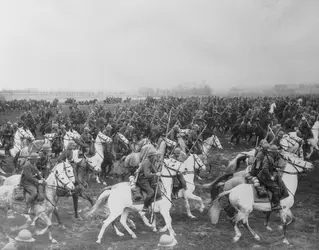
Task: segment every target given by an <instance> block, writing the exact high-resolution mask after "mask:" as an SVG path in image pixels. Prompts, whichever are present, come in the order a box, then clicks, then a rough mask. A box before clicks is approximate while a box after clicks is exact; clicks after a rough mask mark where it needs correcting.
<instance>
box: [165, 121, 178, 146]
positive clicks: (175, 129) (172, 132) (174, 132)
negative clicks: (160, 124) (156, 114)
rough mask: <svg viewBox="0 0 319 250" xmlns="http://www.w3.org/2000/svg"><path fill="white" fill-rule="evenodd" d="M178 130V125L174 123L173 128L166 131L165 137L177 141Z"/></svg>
mask: <svg viewBox="0 0 319 250" xmlns="http://www.w3.org/2000/svg"><path fill="white" fill-rule="evenodd" d="M179 130H180V128H179V126H178V125H177V124H175V125H174V126H173V128H172V129H171V130H170V131H169V132H168V134H167V138H168V139H170V140H172V141H175V142H177V143H178V138H177V136H178V133H179Z"/></svg>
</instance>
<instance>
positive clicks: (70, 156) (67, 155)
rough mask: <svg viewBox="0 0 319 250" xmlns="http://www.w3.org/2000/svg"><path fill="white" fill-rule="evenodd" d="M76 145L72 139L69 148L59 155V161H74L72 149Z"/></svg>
mask: <svg viewBox="0 0 319 250" xmlns="http://www.w3.org/2000/svg"><path fill="white" fill-rule="evenodd" d="M74 146H75V144H74V142H73V141H70V142H69V144H68V146H67V148H66V149H65V150H64V151H63V152H62V153H61V155H60V156H59V158H58V163H61V162H65V161H66V160H68V161H69V163H71V164H72V163H73V162H74V160H73V151H72V150H73V149H74Z"/></svg>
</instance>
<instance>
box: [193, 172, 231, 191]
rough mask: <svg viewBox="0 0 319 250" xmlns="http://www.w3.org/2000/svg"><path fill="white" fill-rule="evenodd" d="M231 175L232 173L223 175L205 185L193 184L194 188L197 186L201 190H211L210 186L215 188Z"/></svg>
mask: <svg viewBox="0 0 319 250" xmlns="http://www.w3.org/2000/svg"><path fill="white" fill-rule="evenodd" d="M232 175H233V174H232V173H227V174H223V175H221V176H219V177H217V178H216V179H215V180H214V181H212V182H210V183H206V184H203V185H201V184H197V183H195V186H199V187H201V188H211V187H212V186H216V185H217V184H218V183H219V182H221V181H223V180H224V179H227V178H229V177H230V176H232Z"/></svg>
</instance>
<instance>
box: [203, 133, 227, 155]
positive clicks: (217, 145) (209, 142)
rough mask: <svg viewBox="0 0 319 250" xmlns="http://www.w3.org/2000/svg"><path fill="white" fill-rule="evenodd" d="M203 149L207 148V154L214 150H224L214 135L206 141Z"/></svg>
mask: <svg viewBox="0 0 319 250" xmlns="http://www.w3.org/2000/svg"><path fill="white" fill-rule="evenodd" d="M203 147H206V148H207V152H208V151H209V150H210V149H211V148H212V147H214V148H218V149H223V146H222V144H221V143H220V141H219V139H218V137H217V136H216V135H212V136H211V137H209V138H207V139H206V140H205V141H204V145H203Z"/></svg>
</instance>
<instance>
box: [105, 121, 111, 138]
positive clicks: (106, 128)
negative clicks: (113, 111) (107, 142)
mask: <svg viewBox="0 0 319 250" xmlns="http://www.w3.org/2000/svg"><path fill="white" fill-rule="evenodd" d="M103 134H105V135H107V136H108V137H110V138H112V126H111V125H110V124H107V126H106V127H105V129H104V130H103Z"/></svg>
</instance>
